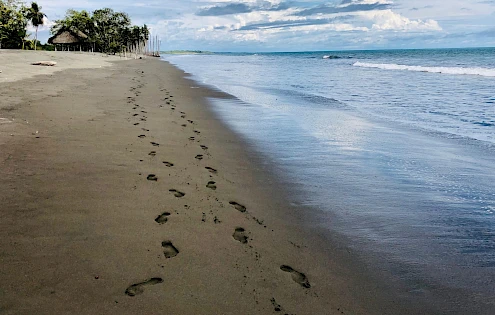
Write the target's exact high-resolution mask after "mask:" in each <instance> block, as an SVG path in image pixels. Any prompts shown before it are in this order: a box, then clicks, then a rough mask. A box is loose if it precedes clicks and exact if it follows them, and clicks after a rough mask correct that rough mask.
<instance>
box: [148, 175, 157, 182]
mask: <svg viewBox="0 0 495 315" xmlns="http://www.w3.org/2000/svg"><path fill="white" fill-rule="evenodd" d="M147 179H148V180H152V181H155V182H156V181H158V177H156V175H155V174H149V175H148V177H147Z"/></svg>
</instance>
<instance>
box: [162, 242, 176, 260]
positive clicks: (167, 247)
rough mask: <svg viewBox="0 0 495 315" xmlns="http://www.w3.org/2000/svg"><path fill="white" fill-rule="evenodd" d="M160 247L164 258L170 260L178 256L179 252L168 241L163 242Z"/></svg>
mask: <svg viewBox="0 0 495 315" xmlns="http://www.w3.org/2000/svg"><path fill="white" fill-rule="evenodd" d="M162 247H163V254H164V255H165V258H172V257H175V256H177V254H179V250H178V249H177V248H176V247H175V246H174V245H173V244H172V242H170V241H163V242H162Z"/></svg>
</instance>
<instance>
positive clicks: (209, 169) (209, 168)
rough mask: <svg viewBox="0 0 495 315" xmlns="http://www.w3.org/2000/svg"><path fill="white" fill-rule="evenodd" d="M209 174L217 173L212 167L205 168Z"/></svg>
mask: <svg viewBox="0 0 495 315" xmlns="http://www.w3.org/2000/svg"><path fill="white" fill-rule="evenodd" d="M205 168H206V169H207V170H208V171H209V172H210V173H213V174H216V173H217V172H218V171H217V170H216V169H214V168H213V167H209V166H207V167H205Z"/></svg>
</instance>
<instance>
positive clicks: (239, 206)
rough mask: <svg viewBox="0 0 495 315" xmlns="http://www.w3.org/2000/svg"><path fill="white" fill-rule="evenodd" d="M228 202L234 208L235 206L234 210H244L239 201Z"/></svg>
mask: <svg viewBox="0 0 495 315" xmlns="http://www.w3.org/2000/svg"><path fill="white" fill-rule="evenodd" d="M229 204H231V205H233V206H234V208H236V210H238V211H240V212H246V207H244V206H243V205H241V204H240V203H237V202H235V201H230V202H229Z"/></svg>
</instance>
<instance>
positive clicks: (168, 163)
mask: <svg viewBox="0 0 495 315" xmlns="http://www.w3.org/2000/svg"><path fill="white" fill-rule="evenodd" d="M163 164H165V166H166V167H172V166H174V163H170V162H166V161H165V162H163Z"/></svg>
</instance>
